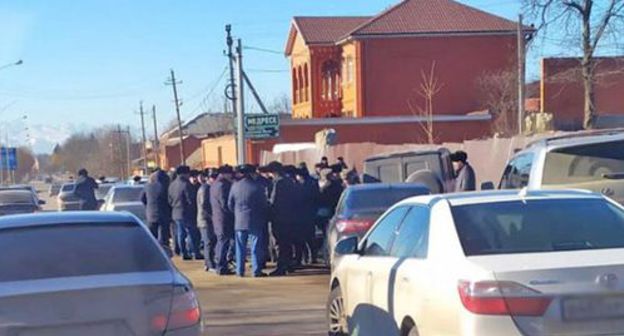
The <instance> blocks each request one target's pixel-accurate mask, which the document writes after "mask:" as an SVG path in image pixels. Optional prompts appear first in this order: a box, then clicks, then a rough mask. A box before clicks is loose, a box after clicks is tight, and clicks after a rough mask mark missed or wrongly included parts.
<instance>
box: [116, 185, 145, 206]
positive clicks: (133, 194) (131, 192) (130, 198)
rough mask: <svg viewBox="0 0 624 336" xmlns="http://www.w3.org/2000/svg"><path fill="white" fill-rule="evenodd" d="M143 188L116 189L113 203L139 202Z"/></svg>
mask: <svg viewBox="0 0 624 336" xmlns="http://www.w3.org/2000/svg"><path fill="white" fill-rule="evenodd" d="M141 191H143V188H115V191H114V196H113V203H126V202H139V201H140V200H141Z"/></svg>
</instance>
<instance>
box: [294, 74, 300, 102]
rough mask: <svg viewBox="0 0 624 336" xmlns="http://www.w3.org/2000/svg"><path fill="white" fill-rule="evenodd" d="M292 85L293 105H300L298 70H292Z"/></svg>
mask: <svg viewBox="0 0 624 336" xmlns="http://www.w3.org/2000/svg"><path fill="white" fill-rule="evenodd" d="M292 83H293V84H292V85H293V104H298V103H299V100H298V99H297V97H298V96H299V79H298V78H297V70H296V69H295V68H293V69H292Z"/></svg>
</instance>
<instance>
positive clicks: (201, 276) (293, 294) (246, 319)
mask: <svg viewBox="0 0 624 336" xmlns="http://www.w3.org/2000/svg"><path fill="white" fill-rule="evenodd" d="M176 265H178V268H179V269H180V270H181V271H182V272H184V274H186V275H187V276H188V277H189V278H190V279H191V281H192V282H193V285H194V286H195V290H196V291H197V293H198V295H199V299H200V302H201V307H202V312H203V320H204V325H205V331H204V335H219V336H242V335H245V336H287V335H288V336H294V335H302V336H303V335H327V332H324V330H326V329H325V300H326V297H327V287H328V281H329V280H328V276H327V275H326V274H323V273H325V272H324V271H320V270H307V271H301V272H300V273H299V274H295V275H292V276H287V277H280V278H259V279H258V278H238V277H236V276H227V277H219V276H216V275H214V274H209V273H206V272H204V270H203V264H202V263H201V262H195V261H193V262H183V261H180V260H176Z"/></svg>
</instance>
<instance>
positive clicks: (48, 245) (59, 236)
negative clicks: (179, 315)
mask: <svg viewBox="0 0 624 336" xmlns="http://www.w3.org/2000/svg"><path fill="white" fill-rule="evenodd" d="M0 246H2V247H3V248H6V249H7V251H11V253H0V269H2V272H0V282H8V281H19V280H35V279H47V278H64V277H76V276H87V275H100V274H114V273H136V272H151V271H164V270H168V269H169V266H168V262H167V260H166V257H165V256H164V255H163V253H162V252H161V251H160V250H159V247H158V245H157V244H156V243H155V242H153V241H152V240H151V239H150V238H149V236H148V234H147V232H146V231H145V230H144V229H143V228H141V227H140V226H138V225H137V224H134V223H93V224H78V225H77V224H67V225H64V224H57V225H45V226H38V227H26V228H17V229H0ZM33 247H36V248H33ZM61 260H62V262H60V261H61ZM94 261H97V262H94ZM24 265H28V267H24Z"/></svg>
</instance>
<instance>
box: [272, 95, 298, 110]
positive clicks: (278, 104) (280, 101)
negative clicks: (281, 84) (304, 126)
mask: <svg viewBox="0 0 624 336" xmlns="http://www.w3.org/2000/svg"><path fill="white" fill-rule="evenodd" d="M291 106H292V104H291V101H290V96H289V95H288V94H286V93H283V94H281V95H279V96H277V97H275V98H274V99H273V102H272V103H271V105H269V107H268V110H269V112H271V113H278V114H291V112H292V110H291V109H292V108H291Z"/></svg>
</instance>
